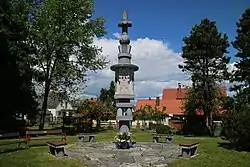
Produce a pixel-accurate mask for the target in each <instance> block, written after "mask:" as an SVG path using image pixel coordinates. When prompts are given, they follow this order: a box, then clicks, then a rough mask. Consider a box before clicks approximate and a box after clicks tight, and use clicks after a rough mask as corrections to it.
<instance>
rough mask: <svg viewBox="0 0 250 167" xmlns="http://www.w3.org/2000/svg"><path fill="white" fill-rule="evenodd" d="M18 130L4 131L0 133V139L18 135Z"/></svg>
mask: <svg viewBox="0 0 250 167" xmlns="http://www.w3.org/2000/svg"><path fill="white" fill-rule="evenodd" d="M19 136H20V135H19V132H15V133H5V134H0V139H3V138H11V137H19Z"/></svg>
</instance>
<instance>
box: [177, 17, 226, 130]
mask: <svg viewBox="0 0 250 167" xmlns="http://www.w3.org/2000/svg"><path fill="white" fill-rule="evenodd" d="M183 41H184V43H185V45H184V46H183V47H182V51H183V54H182V58H183V59H184V64H183V65H179V68H180V69H181V70H182V71H183V72H187V73H188V74H190V75H191V80H192V82H193V85H192V86H193V88H194V90H195V91H194V93H197V95H198V96H197V97H198V98H199V103H198V104H199V107H201V109H202V110H203V111H204V116H205V118H206V126H207V128H208V129H209V131H210V133H211V134H212V123H213V112H214V111H215V110H216V106H217V97H218V91H217V90H218V89H217V86H218V85H217V84H218V83H219V82H221V81H223V80H225V79H227V78H228V72H227V67H226V65H227V63H229V60H230V58H229V57H226V55H225V54H226V53H227V48H228V47H229V43H228V37H227V35H226V34H222V33H220V32H218V30H217V27H216V23H215V22H214V21H210V20H209V19H207V18H205V19H203V20H201V22H200V24H199V25H195V26H194V27H193V28H192V30H191V32H190V36H189V37H184V38H183ZM191 101H194V99H193V100H190V102H191ZM194 102H196V101H194Z"/></svg>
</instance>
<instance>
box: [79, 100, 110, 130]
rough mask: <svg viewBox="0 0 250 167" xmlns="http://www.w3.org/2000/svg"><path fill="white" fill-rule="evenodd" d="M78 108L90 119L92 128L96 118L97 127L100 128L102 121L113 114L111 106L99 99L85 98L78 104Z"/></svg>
mask: <svg viewBox="0 0 250 167" xmlns="http://www.w3.org/2000/svg"><path fill="white" fill-rule="evenodd" d="M77 110H78V113H81V114H82V115H83V116H84V117H85V118H86V119H89V122H90V125H91V126H90V129H91V130H92V124H93V123H92V122H93V120H96V122H97V128H100V121H103V120H108V119H109V118H110V117H111V116H112V112H111V111H110V108H109V106H106V105H104V104H103V103H101V102H100V101H98V100H85V101H83V102H82V103H81V104H80V105H79V106H78V109H77Z"/></svg>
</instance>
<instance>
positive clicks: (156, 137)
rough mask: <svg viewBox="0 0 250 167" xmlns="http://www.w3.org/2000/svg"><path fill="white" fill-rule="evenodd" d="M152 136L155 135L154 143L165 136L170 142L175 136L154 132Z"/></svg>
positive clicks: (168, 142)
mask: <svg viewBox="0 0 250 167" xmlns="http://www.w3.org/2000/svg"><path fill="white" fill-rule="evenodd" d="M152 136H153V142H154V143H158V142H159V138H165V139H166V140H165V141H166V143H167V144H170V143H171V141H172V138H173V135H169V134H152Z"/></svg>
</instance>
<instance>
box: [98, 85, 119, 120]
mask: <svg viewBox="0 0 250 167" xmlns="http://www.w3.org/2000/svg"><path fill="white" fill-rule="evenodd" d="M114 95H115V82H114V81H111V82H110V86H109V89H106V88H102V89H101V90H100V97H99V98H100V101H101V102H102V103H103V104H105V105H106V106H107V107H108V108H109V109H110V110H111V111H113V116H115V114H116V110H115V107H116V102H115V99H114Z"/></svg>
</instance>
